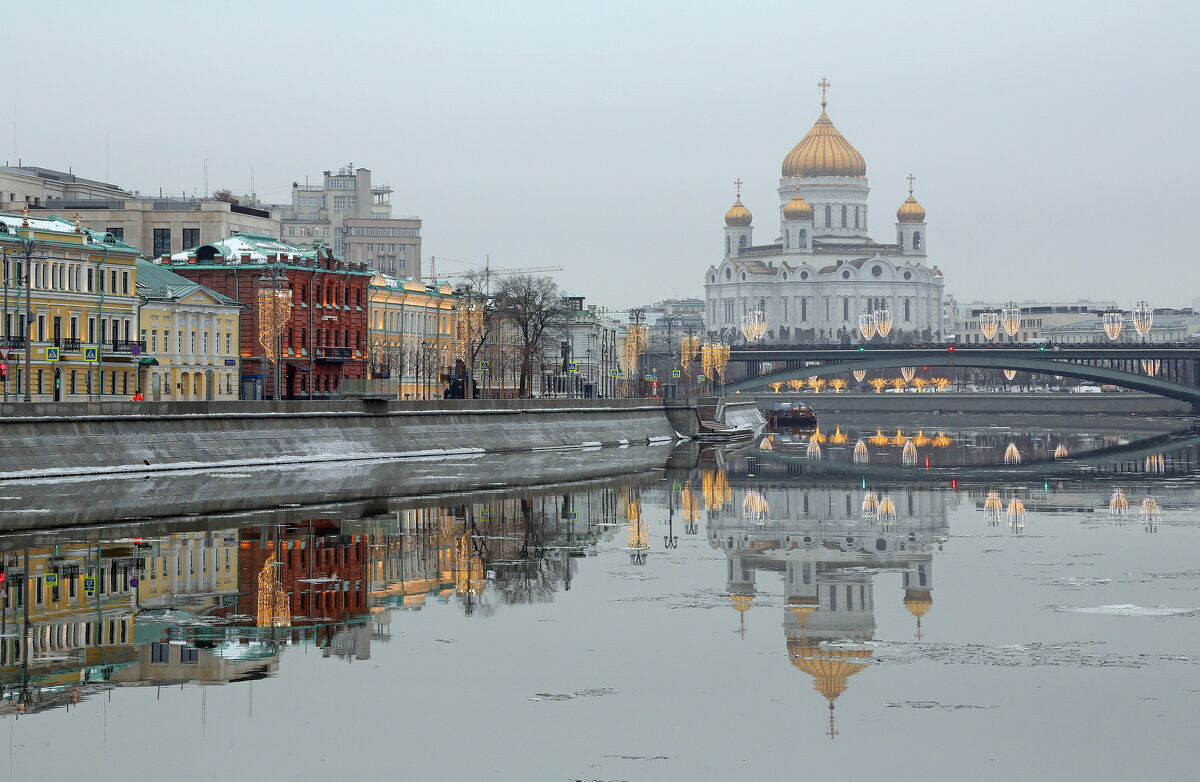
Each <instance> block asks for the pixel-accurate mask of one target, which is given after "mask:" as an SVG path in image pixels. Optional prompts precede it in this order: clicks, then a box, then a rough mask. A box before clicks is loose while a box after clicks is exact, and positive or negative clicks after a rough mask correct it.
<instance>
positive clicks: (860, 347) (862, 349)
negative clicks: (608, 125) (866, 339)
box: [858, 345, 867, 353]
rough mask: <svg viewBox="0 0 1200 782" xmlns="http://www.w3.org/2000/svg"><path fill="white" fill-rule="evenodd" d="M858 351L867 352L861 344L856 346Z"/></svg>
mask: <svg viewBox="0 0 1200 782" xmlns="http://www.w3.org/2000/svg"><path fill="white" fill-rule="evenodd" d="M858 352H859V353H866V352H867V349H866V348H864V347H863V346H862V345H859V346H858Z"/></svg>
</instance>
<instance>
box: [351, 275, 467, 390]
mask: <svg viewBox="0 0 1200 782" xmlns="http://www.w3.org/2000/svg"><path fill="white" fill-rule="evenodd" d="M368 290H369V291H370V295H369V298H368V302H367V304H368V306H367V348H368V352H367V357H368V358H367V362H368V363H367V371H368V377H369V378H370V379H371V380H372V381H373V383H372V385H374V386H379V387H380V388H384V387H386V388H387V391H388V393H393V392H394V393H395V394H396V398H397V399H441V398H442V393H443V391H444V390H445V387H446V384H445V383H444V382H443V381H442V376H443V375H444V374H446V373H447V371H448V370H449V369H450V368H451V367H452V366H453V365H454V360H455V351H454V348H455V334H456V331H457V320H456V313H455V308H454V307H455V303H456V302H457V300H458V297H457V296H455V295H454V290H453V289H452V288H451V287H450V284H449V283H446V282H441V283H436V284H433V285H427V284H425V283H423V282H421V281H420V280H415V279H400V278H398V277H389V276H388V275H386V274H382V273H376V274H375V276H374V277H373V278H372V279H371V283H370V287H369V289H368ZM379 381H390V382H387V383H382V384H381V383H380V382H379Z"/></svg>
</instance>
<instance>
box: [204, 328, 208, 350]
mask: <svg viewBox="0 0 1200 782" xmlns="http://www.w3.org/2000/svg"><path fill="white" fill-rule="evenodd" d="M203 337H204V355H206V356H207V355H208V332H207V331H205V332H203Z"/></svg>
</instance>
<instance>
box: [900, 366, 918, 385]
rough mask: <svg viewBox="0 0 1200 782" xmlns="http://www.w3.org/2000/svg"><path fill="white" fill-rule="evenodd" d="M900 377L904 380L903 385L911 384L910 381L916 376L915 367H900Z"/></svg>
mask: <svg viewBox="0 0 1200 782" xmlns="http://www.w3.org/2000/svg"><path fill="white" fill-rule="evenodd" d="M900 375H901V377H903V378H904V382H905V383H911V382H912V379H913V378H914V377H916V376H917V368H916V367H900Z"/></svg>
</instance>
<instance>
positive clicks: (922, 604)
mask: <svg viewBox="0 0 1200 782" xmlns="http://www.w3.org/2000/svg"><path fill="white" fill-rule="evenodd" d="M904 607H905V608H907V609H908V612H909V613H910V614H912V615H913V616H915V617H916V618H918V619H920V618H921V617H923V616H925V614H927V613H929V609H931V608H933V596H932V595H931V594H929V590H928V589H906V590H904Z"/></svg>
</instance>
